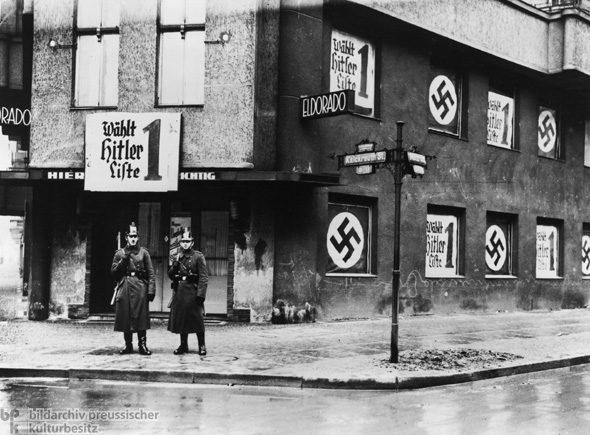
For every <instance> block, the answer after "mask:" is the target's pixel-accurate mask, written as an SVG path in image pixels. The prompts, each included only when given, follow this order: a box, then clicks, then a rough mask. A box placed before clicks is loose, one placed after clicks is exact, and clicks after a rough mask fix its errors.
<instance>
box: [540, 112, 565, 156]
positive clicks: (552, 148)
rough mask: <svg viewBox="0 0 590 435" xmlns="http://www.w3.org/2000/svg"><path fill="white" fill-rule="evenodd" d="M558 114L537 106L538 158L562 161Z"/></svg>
mask: <svg viewBox="0 0 590 435" xmlns="http://www.w3.org/2000/svg"><path fill="white" fill-rule="evenodd" d="M559 124H560V123H559V114H558V111H557V109H555V108H552V107H549V106H544V105H542V106H539V118H538V142H537V143H538V145H539V156H540V157H546V158H549V159H554V160H563V159H564V157H565V156H564V153H563V144H562V143H561V138H560V131H561V128H560V125H559Z"/></svg>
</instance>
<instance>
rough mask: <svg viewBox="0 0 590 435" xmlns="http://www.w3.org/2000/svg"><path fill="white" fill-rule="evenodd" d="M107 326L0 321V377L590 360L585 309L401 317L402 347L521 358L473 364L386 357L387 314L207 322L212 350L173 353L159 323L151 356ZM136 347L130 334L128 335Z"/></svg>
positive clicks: (281, 378) (314, 383)
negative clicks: (291, 321)
mask: <svg viewBox="0 0 590 435" xmlns="http://www.w3.org/2000/svg"><path fill="white" fill-rule="evenodd" d="M112 327H113V325H112V324H109V323H106V324H105V323H93V322H77V321H63V320H55V321H52V320H48V321H43V322H33V321H26V320H19V321H4V322H0V377H12V376H49V377H63V378H70V379H107V380H131V381H152V382H172V383H174V382H176V383H205V384H225V385H267V386H290V387H297V388H350V389H413V388H422V387H431V386H435V385H445V384H454V383H462V382H470V381H473V380H479V379H489V378H494V377H498V376H508V375H511V374H517V373H526V372H531V371H540V370H546V369H553V368H559V367H568V366H572V365H579V364H585V363H588V362H590V310H588V309H577V310H562V311H548V312H536V311H535V312H518V313H494V314H460V315H432V316H401V317H400V326H399V331H400V336H399V350H400V363H401V362H403V355H404V351H408V350H420V349H422V350H424V349H443V350H444V349H465V348H467V349H481V350H492V351H496V352H507V353H512V354H515V355H518V356H520V357H521V358H519V359H516V360H514V361H499V362H497V363H495V364H493V365H490V366H487V367H484V368H478V369H469V368H467V369H465V370H459V369H446V370H423V369H420V370H408V369H401V368H400V367H401V365H400V366H396V365H392V364H388V363H387V362H388V360H389V356H390V349H391V320H390V319H388V318H382V319H377V320H359V321H347V322H326V323H324V322H317V323H310V324H296V325H257V324H231V323H225V324H224V323H221V324H210V325H208V326H207V349H208V353H209V354H208V355H207V356H205V357H201V356H199V355H198V354H197V353H196V349H197V346H196V344H197V340H196V335H194V334H193V335H191V336H190V337H189V348H190V349H191V351H190V353H189V354H186V355H182V356H176V355H173V354H172V351H173V350H174V349H176V347H178V345H179V337H178V335H175V334H171V333H170V332H168V331H167V330H166V322H165V321H153V323H152V329H151V330H150V331H148V334H147V344H148V347H149V348H150V350H151V351H152V352H153V355H151V356H141V355H139V354H138V353H134V354H131V355H124V356H121V355H119V354H118V350H119V349H121V348H122V347H123V344H124V343H123V334H122V333H116V332H114V331H113V330H112ZM134 342H135V343H134V346H135V347H136V343H137V340H136V336H135V335H134Z"/></svg>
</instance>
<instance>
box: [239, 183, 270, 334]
mask: <svg viewBox="0 0 590 435" xmlns="http://www.w3.org/2000/svg"><path fill="white" fill-rule="evenodd" d="M268 195H269V194H268V193H261V194H260V195H253V197H252V199H251V201H252V203H251V214H250V215H251V222H250V228H249V229H248V230H247V231H243V232H240V236H239V237H236V239H238V242H236V244H235V248H234V257H235V271H234V308H249V309H250V321H251V322H254V323H259V322H265V321H269V320H270V315H271V311H272V294H273V276H274V270H275V264H274V259H275V232H274V229H275V213H274V209H273V207H272V205H271V204H272V203H273V201H272V197H269V196H268Z"/></svg>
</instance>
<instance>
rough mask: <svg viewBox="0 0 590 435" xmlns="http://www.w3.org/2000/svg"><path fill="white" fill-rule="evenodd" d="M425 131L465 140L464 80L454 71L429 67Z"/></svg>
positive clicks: (461, 75) (463, 77)
mask: <svg viewBox="0 0 590 435" xmlns="http://www.w3.org/2000/svg"><path fill="white" fill-rule="evenodd" d="M428 83H429V85H428V108H429V110H428V130H429V131H432V132H437V133H445V134H449V135H452V136H456V137H458V138H461V139H466V138H467V117H466V116H465V114H466V113H467V110H466V108H465V106H466V104H467V103H466V102H467V99H466V94H467V92H466V89H467V86H466V79H465V76H464V74H462V73H461V72H460V71H458V70H456V69H454V68H448V67H444V66H441V65H437V64H431V65H430V79H429V82H428Z"/></svg>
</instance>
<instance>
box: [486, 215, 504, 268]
mask: <svg viewBox="0 0 590 435" xmlns="http://www.w3.org/2000/svg"><path fill="white" fill-rule="evenodd" d="M506 258H507V246H506V236H505V235H504V231H502V229H501V228H500V227H499V226H497V225H491V226H490V227H489V228H488V230H487V231H486V264H487V265H488V267H489V268H490V269H491V270H493V271H494V272H497V271H499V270H500V269H502V267H503V266H504V263H505V262H506Z"/></svg>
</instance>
